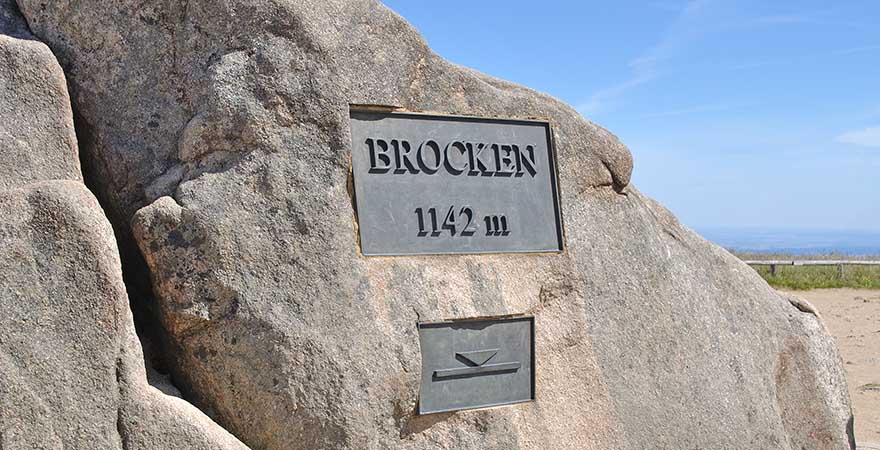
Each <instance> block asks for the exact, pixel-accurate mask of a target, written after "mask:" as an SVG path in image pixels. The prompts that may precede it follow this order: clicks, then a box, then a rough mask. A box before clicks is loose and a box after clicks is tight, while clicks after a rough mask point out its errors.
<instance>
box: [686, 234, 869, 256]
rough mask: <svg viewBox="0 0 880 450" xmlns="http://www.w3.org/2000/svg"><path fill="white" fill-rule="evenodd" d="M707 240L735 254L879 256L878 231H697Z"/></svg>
mask: <svg viewBox="0 0 880 450" xmlns="http://www.w3.org/2000/svg"><path fill="white" fill-rule="evenodd" d="M696 231H697V232H698V233H700V234H701V235H702V236H703V237H705V238H706V239H708V240H710V241H712V242H714V243H716V244H718V245H720V246H722V247H724V248H727V249H729V250H732V251H734V252H736V253H768V254H788V255H800V256H807V255H841V256H862V257H864V256H878V255H880V231H840V230H781V229H749V228H697V229H696Z"/></svg>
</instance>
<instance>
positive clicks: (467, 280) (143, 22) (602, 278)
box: [19, 0, 851, 450]
mask: <svg viewBox="0 0 880 450" xmlns="http://www.w3.org/2000/svg"><path fill="white" fill-rule="evenodd" d="M19 3H20V5H21V6H22V9H23V11H24V14H25V16H26V17H27V18H28V21H29V23H30V25H31V27H32V29H33V30H34V32H35V33H36V34H37V35H38V36H40V38H41V39H44V40H45V41H47V42H49V43H50V45H51V46H52V48H53V50H54V51H55V52H56V53H57V54H58V55H59V58H60V59H61V60H62V62H63V63H64V66H65V67H66V68H67V69H68V72H67V73H68V77H69V78H70V80H71V88H72V95H73V99H74V103H75V106H76V108H77V110H78V112H79V114H80V115H81V116H82V119H83V122H82V124H81V125H82V127H83V128H84V129H85V130H87V131H88V139H87V140H85V141H81V142H80V145H81V146H83V147H87V148H85V151H86V155H87V156H88V157H89V158H88V159H89V163H88V164H92V165H94V172H95V173H96V174H99V175H100V176H99V177H98V179H99V180H100V181H101V183H102V195H103V197H104V198H106V199H107V200H108V202H109V204H110V206H111V207H112V208H114V213H115V214H114V217H116V218H117V220H121V221H125V222H126V224H127V221H128V220H129V219H130V218H131V217H133V223H132V226H133V235H134V236H135V237H136V239H137V242H138V243H139V245H140V247H141V249H142V251H143V253H144V256H145V257H146V259H147V262H148V263H149V266H150V269H151V275H152V281H153V286H154V289H155V292H156V294H157V296H158V300H159V302H160V307H161V312H162V321H163V326H164V327H165V329H166V330H167V332H168V333H169V338H170V340H171V342H172V343H173V345H174V351H175V354H176V358H175V360H174V361H175V366H174V367H173V369H174V371H175V375H176V379H177V380H178V381H179V382H180V383H182V386H183V388H184V391H185V392H186V393H187V394H188V395H189V396H191V398H192V399H193V400H194V401H195V402H196V403H197V404H198V405H200V406H201V407H203V409H205V410H206V411H209V412H210V413H211V415H212V416H213V417H214V418H216V420H218V421H219V422H220V423H221V424H223V425H224V426H225V427H226V428H227V429H229V430H230V431H231V432H233V433H234V434H235V435H237V436H238V437H239V438H241V439H242V440H243V441H244V442H246V443H247V444H249V445H251V446H252V447H254V448H267V449H324V448H334V449H363V448H370V449H373V448H383V449H429V448H437V449H440V448H450V449H451V448H454V449H486V448H492V449H548V448H552V449H644V448H658V449H660V448H668V449H681V448H712V449H755V448H774V449H792V450H794V449H798V450H800V449H845V448H849V447H850V444H851V443H850V442H849V440H850V438H849V436H848V429H847V427H848V423H849V421H850V417H851V416H850V409H849V403H848V398H847V394H846V386H845V381H844V378H843V372H842V370H841V368H840V365H839V360H838V357H837V354H836V352H835V350H834V347H833V344H832V342H831V339H830V338H829V337H828V335H827V333H826V332H825V331H824V329H823V327H822V325H821V322H820V321H819V320H818V319H817V317H816V316H815V315H813V314H811V313H810V312H809V311H802V309H799V308H798V307H796V306H794V305H793V304H792V303H791V302H790V301H789V300H788V299H786V298H784V297H782V296H780V295H779V294H777V293H776V292H775V291H773V290H772V289H770V288H769V287H768V286H767V285H766V284H765V283H764V282H763V281H761V280H760V278H759V277H758V276H757V275H756V274H755V273H754V271H752V270H751V269H750V268H748V267H747V266H745V265H744V264H742V263H740V262H739V261H738V260H736V259H735V258H734V257H732V256H731V255H729V254H727V253H726V252H724V251H723V250H721V249H718V248H717V247H715V246H713V245H711V244H709V243H707V242H706V241H704V240H702V239H701V238H700V237H698V236H697V235H695V234H694V233H693V232H691V231H690V230H688V229H686V228H684V227H682V226H681V225H680V224H678V222H677V221H676V220H675V219H674V218H673V217H672V216H671V215H670V214H669V213H668V212H667V211H666V210H664V209H663V208H662V207H660V206H659V205H657V204H655V203H654V202H652V201H651V200H649V199H647V198H645V197H644V196H642V195H641V194H640V193H639V192H638V191H637V190H636V189H634V188H632V187H629V186H628V184H629V176H630V172H631V168H632V160H631V156H630V154H629V151H628V150H627V149H626V148H625V147H624V146H623V145H622V144H621V143H620V142H619V141H618V140H617V139H616V138H615V137H614V136H613V135H611V134H610V133H608V132H607V131H605V130H603V129H601V128H599V127H597V126H595V125H593V124H592V123H590V122H588V121H586V120H584V119H583V118H581V117H580V116H579V115H578V114H577V113H576V112H575V111H574V110H573V109H571V108H570V107H568V106H566V105H564V104H562V103H560V102H558V101H556V100H554V99H552V98H550V97H548V96H545V95H542V94H539V93H536V92H534V91H531V90H528V89H526V88H523V87H519V86H516V85H513V84H511V83H507V82H504V81H500V80H497V79H494V78H490V77H488V76H485V75H482V74H479V73H477V72H474V71H472V70H469V69H466V68H462V67H459V66H455V65H453V64H450V63H448V62H445V61H444V60H443V59H441V58H440V57H438V56H437V55H435V54H433V53H432V52H431V51H430V50H429V49H428V47H427V46H426V44H425V43H424V41H423V40H422V38H421V37H420V36H419V35H418V34H417V33H416V32H415V31H414V30H413V29H412V28H411V27H410V26H409V25H408V24H407V23H406V22H405V21H404V20H402V19H401V18H400V17H398V16H396V15H395V14H393V13H391V12H390V11H388V10H387V9H385V8H384V7H383V6H382V5H380V4H378V3H377V2H375V1H371V0H346V1H343V0H320V1H318V0H314V1H308V0H306V1H297V2H289V1H281V0H247V1H246V0H224V1H219V2H218V1H211V2H206V1H200V0H189V1H187V2H154V3H150V4H142V3H141V2H134V1H130V0H122V1H117V2H110V3H108V2H103V1H99V0H81V1H77V2H71V1H57V2H48V3H47V2H44V1H38V0H19ZM352 103H355V104H378V105H394V106H398V107H402V108H406V109H411V110H429V111H438V112H448V113H456V114H470V115H483V116H495V115H497V116H505V117H545V118H549V119H550V120H551V121H552V124H553V127H554V133H555V141H556V143H557V152H558V159H559V168H560V190H561V193H562V202H561V203H562V209H563V214H564V219H565V231H566V250H565V251H564V252H563V253H562V254H559V255H548V254H540V255H489V256H486V255H482V256H475V255H469V256H432V257H376V258H364V257H362V256H361V255H359V253H358V248H357V236H356V230H355V225H354V223H355V221H354V212H353V203H352V198H351V195H350V193H349V190H348V183H349V164H350V163H349V153H350V147H351V145H350V135H349V127H348V111H349V104H352ZM138 209H140V210H139V211H138ZM135 211H137V213H136V214H135ZM123 239H125V237H124V236H123ZM524 313H525V314H533V315H534V316H535V317H536V324H537V325H536V326H537V336H536V352H537V359H538V361H539V365H538V369H537V382H536V385H537V397H538V399H537V401H535V402H533V403H526V404H520V405H516V406H510V407H503V408H496V409H491V410H482V411H471V412H460V413H446V414H437V415H430V416H417V415H416V414H415V407H416V404H415V403H416V399H417V396H418V386H417V383H418V379H419V374H418V372H419V370H420V367H419V365H420V358H419V348H418V338H417V334H416V328H415V323H416V322H417V321H419V320H438V319H449V318H464V317H476V316H497V315H507V314H524Z"/></svg>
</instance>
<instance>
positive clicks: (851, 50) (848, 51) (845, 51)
mask: <svg viewBox="0 0 880 450" xmlns="http://www.w3.org/2000/svg"><path fill="white" fill-rule="evenodd" d="M877 50H880V45H865V46H862V47H853V48H844V49H840V50H835V51H833V52H831V54H832V55H852V54H855V53H866V52H876V51H877Z"/></svg>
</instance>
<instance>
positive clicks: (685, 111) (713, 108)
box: [638, 103, 755, 119]
mask: <svg viewBox="0 0 880 450" xmlns="http://www.w3.org/2000/svg"><path fill="white" fill-rule="evenodd" d="M753 105H755V103H737V104H734V103H716V104H709V105H697V106H691V107H688V108H680V109H671V110H668V111H658V112H655V113H650V114H644V115H641V116H639V117H638V118H639V119H657V118H663V117H672V116H684V115H689V114H700V113H708V112H719V111H730V110H734V109H740V108H745V107H748V106H753Z"/></svg>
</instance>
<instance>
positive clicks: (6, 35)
mask: <svg viewBox="0 0 880 450" xmlns="http://www.w3.org/2000/svg"><path fill="white" fill-rule="evenodd" d="M0 61H2V63H0V106H2V108H3V109H2V110H0V118H2V121H0V160H2V161H3V162H4V164H0V189H5V188H10V187H17V186H20V185H21V184H23V183H28V182H31V181H37V180H46V179H57V180H82V175H81V174H80V170H79V159H78V158H77V149H76V135H75V134H74V131H73V116H72V114H71V110H70V100H69V98H68V97H67V86H66V84H65V80H64V73H63V72H62V71H61V67H59V66H58V62H57V61H56V60H55V57H54V56H53V55H52V52H51V51H50V50H49V47H46V45H45V44H43V43H42V42H39V41H37V40H36V39H35V38H34V36H33V35H31V34H30V31H28V29H27V24H26V23H25V21H24V18H23V17H21V15H19V14H18V11H17V10H16V9H15V4H14V2H13V0H0Z"/></svg>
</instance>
